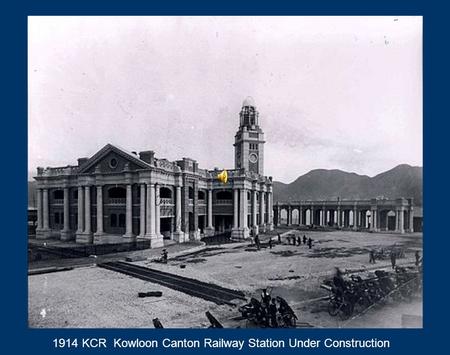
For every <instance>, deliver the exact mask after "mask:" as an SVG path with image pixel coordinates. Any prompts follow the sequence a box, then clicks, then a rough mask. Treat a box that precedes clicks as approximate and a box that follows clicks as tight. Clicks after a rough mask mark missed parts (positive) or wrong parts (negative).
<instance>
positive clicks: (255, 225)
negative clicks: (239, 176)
mask: <svg viewBox="0 0 450 355" xmlns="http://www.w3.org/2000/svg"><path fill="white" fill-rule="evenodd" d="M256 217H257V209H256V190H252V229H253V231H254V232H255V233H256V234H258V232H259V230H258V229H259V228H258V220H257V218H256Z"/></svg>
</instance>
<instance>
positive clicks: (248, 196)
mask: <svg viewBox="0 0 450 355" xmlns="http://www.w3.org/2000/svg"><path fill="white" fill-rule="evenodd" d="M251 199H252V193H251V192H250V191H247V201H251Z"/></svg>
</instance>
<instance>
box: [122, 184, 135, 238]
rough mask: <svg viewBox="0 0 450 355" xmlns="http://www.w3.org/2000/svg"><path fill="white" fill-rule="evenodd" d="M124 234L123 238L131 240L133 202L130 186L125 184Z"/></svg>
mask: <svg viewBox="0 0 450 355" xmlns="http://www.w3.org/2000/svg"><path fill="white" fill-rule="evenodd" d="M125 211H126V212H125V234H124V235H123V237H124V238H133V201H132V189H131V184H127V198H126V207H125Z"/></svg>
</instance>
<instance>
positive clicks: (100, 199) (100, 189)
mask: <svg viewBox="0 0 450 355" xmlns="http://www.w3.org/2000/svg"><path fill="white" fill-rule="evenodd" d="M103 234H104V233H103V186H102V185H97V231H96V232H95V234H94V241H95V242H99V243H101V242H102V240H101V238H99V237H101V236H102V235H103Z"/></svg>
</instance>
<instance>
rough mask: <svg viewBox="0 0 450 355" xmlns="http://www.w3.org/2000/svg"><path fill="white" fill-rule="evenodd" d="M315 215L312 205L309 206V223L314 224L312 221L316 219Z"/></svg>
mask: <svg viewBox="0 0 450 355" xmlns="http://www.w3.org/2000/svg"><path fill="white" fill-rule="evenodd" d="M315 217H316V216H314V206H311V207H310V210H309V219H310V222H311V225H314V222H315V219H316V218H315Z"/></svg>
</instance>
